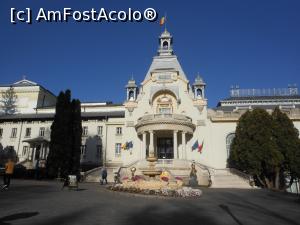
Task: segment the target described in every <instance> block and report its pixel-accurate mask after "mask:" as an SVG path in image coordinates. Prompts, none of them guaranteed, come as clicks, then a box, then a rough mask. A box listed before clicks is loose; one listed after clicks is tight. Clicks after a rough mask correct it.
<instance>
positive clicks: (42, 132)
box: [40, 127, 45, 137]
mask: <svg viewBox="0 0 300 225" xmlns="http://www.w3.org/2000/svg"><path fill="white" fill-rule="evenodd" d="M44 136H45V127H41V128H40V137H44Z"/></svg>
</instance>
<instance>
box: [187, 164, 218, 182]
mask: <svg viewBox="0 0 300 225" xmlns="http://www.w3.org/2000/svg"><path fill="white" fill-rule="evenodd" d="M191 162H192V163H195V165H196V166H198V167H200V168H201V169H203V170H205V171H207V173H208V187H210V186H211V185H212V178H211V177H212V174H211V171H214V168H212V167H209V166H206V165H203V164H201V163H199V162H196V161H191Z"/></svg>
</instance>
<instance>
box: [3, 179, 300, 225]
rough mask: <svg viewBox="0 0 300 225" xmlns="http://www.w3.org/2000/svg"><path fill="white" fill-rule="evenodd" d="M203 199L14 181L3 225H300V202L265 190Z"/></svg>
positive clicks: (208, 193)
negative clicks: (149, 195)
mask: <svg viewBox="0 0 300 225" xmlns="http://www.w3.org/2000/svg"><path fill="white" fill-rule="evenodd" d="M202 190H203V196H202V197H201V198H199V199H179V198H161V197H145V196H131V195H130V194H127V193H115V192H111V191H108V190H106V189H105V188H104V187H103V186H100V185H98V184H88V183H83V184H80V190H79V191H68V190H67V189H65V190H61V184H60V183H57V182H48V181H40V182H39V181H29V180H13V182H12V187H11V188H10V189H9V190H8V191H3V192H0V224H1V225H4V224H6V225H8V224H12V225H14V224H30V225H35V224H38V225H60V224H72V225H77V224H80V225H96V224H103V225H110V224H124V225H148V224H149V225H155V224H157V225H169V224H170V225H176V224H181V225H201V224H203V225H210V224H213V225H214V224H222V225H226V224H228V225H259V224H263V225H266V224H267V225H277V224H278V225H296V224H299V225H300V202H299V201H297V198H296V197H295V196H293V195H290V194H286V193H275V192H271V191H266V190H257V189H256V190H238V189H237V190H234V189H202Z"/></svg>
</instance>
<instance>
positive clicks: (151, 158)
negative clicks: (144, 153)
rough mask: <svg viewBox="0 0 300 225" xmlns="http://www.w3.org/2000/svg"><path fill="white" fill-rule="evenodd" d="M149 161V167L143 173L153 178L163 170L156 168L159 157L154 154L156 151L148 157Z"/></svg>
mask: <svg viewBox="0 0 300 225" xmlns="http://www.w3.org/2000/svg"><path fill="white" fill-rule="evenodd" d="M147 161H148V162H149V169H147V170H143V171H142V173H143V174H144V175H145V176H148V177H150V178H152V179H154V178H155V177H156V176H159V175H160V174H161V172H162V171H161V170H158V169H155V162H156V161H157V157H155V156H154V151H153V152H152V151H151V152H150V153H149V156H148V157H147Z"/></svg>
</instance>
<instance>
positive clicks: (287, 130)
mask: <svg viewBox="0 0 300 225" xmlns="http://www.w3.org/2000/svg"><path fill="white" fill-rule="evenodd" d="M272 118H273V121H274V131H273V134H274V139H275V141H276V144H277V146H278V150H279V151H280V153H281V154H282V155H283V157H284V160H283V163H282V164H281V165H280V174H279V175H280V178H279V179H278V180H277V182H279V184H277V186H279V187H280V189H285V188H287V187H288V186H290V185H291V184H292V183H293V181H294V179H295V178H296V177H297V176H298V175H297V167H298V165H299V164H300V159H299V157H298V156H300V145H299V132H298V130H297V129H296V128H295V126H294V124H293V122H292V121H291V120H290V118H289V117H288V116H287V115H286V114H285V113H283V112H281V111H280V109H279V108H278V107H277V108H275V110H274V111H273V113H272ZM287 175H288V176H290V183H289V185H288V186H286V176H287Z"/></svg>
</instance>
